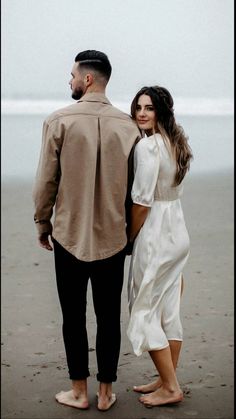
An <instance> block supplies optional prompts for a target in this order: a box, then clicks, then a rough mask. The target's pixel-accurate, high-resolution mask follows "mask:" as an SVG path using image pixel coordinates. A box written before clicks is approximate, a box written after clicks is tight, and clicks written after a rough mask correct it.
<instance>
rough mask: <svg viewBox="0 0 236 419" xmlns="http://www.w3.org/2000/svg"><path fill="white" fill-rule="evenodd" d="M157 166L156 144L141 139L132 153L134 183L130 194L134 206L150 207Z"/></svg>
mask: <svg viewBox="0 0 236 419" xmlns="http://www.w3.org/2000/svg"><path fill="white" fill-rule="evenodd" d="M159 166H160V156H159V147H158V144H157V143H156V142H153V141H149V139H148V138H143V139H142V140H140V141H139V143H138V144H137V145H136V147H135V151H134V182H133V187H132V192H131V196H132V200H133V203H134V204H139V205H143V206H145V207H151V206H152V203H153V201H154V192H155V188H156V184H157V178H158V173H159Z"/></svg>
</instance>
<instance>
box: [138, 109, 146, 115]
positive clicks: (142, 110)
mask: <svg viewBox="0 0 236 419" xmlns="http://www.w3.org/2000/svg"><path fill="white" fill-rule="evenodd" d="M139 115H141V116H143V115H145V109H144V108H141V109H139Z"/></svg>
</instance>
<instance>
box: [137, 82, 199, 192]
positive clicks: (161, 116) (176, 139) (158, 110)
mask: <svg viewBox="0 0 236 419" xmlns="http://www.w3.org/2000/svg"><path fill="white" fill-rule="evenodd" d="M141 95H147V96H149V97H150V98H151V101H152V104H153V107H154V111H155V115H156V127H155V132H160V134H161V135H162V137H163V139H164V140H165V141H166V140H169V142H170V146H171V152H172V155H173V157H174V158H175V160H176V174H175V178H174V183H173V186H177V185H179V184H180V183H181V182H182V180H183V178H184V176H185V175H186V172H187V171H188V170H189V168H190V160H191V159H192V158H193V154H192V151H191V148H190V146H189V144H188V137H187V136H186V135H185V132H184V130H183V128H182V127H181V126H180V125H178V124H177V123H176V121H175V116H174V109H173V106H174V101H173V98H172V96H171V94H170V93H169V91H168V90H167V89H165V88H164V87H160V86H153V87H143V88H142V89H140V90H139V92H138V93H137V94H136V96H135V97H134V99H133V101H132V103H131V116H132V119H134V120H136V110H137V104H138V99H139V97H140V96H141Z"/></svg>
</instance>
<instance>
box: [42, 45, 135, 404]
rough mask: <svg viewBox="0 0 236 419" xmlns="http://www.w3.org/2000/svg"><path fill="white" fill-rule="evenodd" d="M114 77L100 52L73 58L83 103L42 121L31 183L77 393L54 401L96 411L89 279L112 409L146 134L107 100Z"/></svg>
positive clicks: (104, 397) (102, 389)
mask: <svg viewBox="0 0 236 419" xmlns="http://www.w3.org/2000/svg"><path fill="white" fill-rule="evenodd" d="M111 71H112V68H111V64H110V62H109V60H108V57H107V56H106V54H104V53H102V52H100V51H94V50H87V51H83V52H80V53H79V54H78V55H77V56H76V58H75V63H74V65H73V68H72V72H71V75H72V78H71V80H70V86H71V90H72V98H73V99H75V100H77V101H78V102H77V103H75V104H73V105H71V106H68V107H66V108H63V109H61V110H59V111H56V112H54V113H53V114H51V115H50V116H49V117H48V118H47V119H46V120H45V122H44V126H43V142H42V149H41V155H40V160H39V166H38V171H37V176H36V182H35V187H34V202H35V216H34V220H35V223H36V226H37V227H38V234H39V243H40V245H41V246H42V247H43V248H45V249H47V250H54V254H55V270H56V279H57V288H58V295H59V300H60V304H61V309H62V314H63V338H64V344H65V350H66V356H67V364H68V369H69V376H70V379H71V380H72V390H70V391H67V392H60V393H58V394H57V395H56V400H57V401H58V402H59V403H62V404H65V405H69V406H73V407H77V408H79V409H87V408H88V407H89V401H88V394H87V377H88V376H89V368H88V338H87V330H86V293H87V284H88V280H89V279H90V280H91V286H92V293H93V303H94V309H95V313H96V318H97V337H96V355H97V365H98V374H97V380H98V381H99V382H100V384H99V391H98V393H97V395H98V405H97V407H98V409H99V410H108V409H109V408H110V407H111V406H112V405H113V403H114V402H115V401H116V397H115V394H113V393H112V382H114V381H116V379H117V376H116V372H117V365H118V358H119V352H120V303H121V291H122V285H123V269H124V259H125V254H126V252H125V247H126V243H127V237H126V227H127V225H126V211H125V210H126V203H127V196H128V195H127V191H128V189H129V188H128V172H129V167H130V163H129V160H131V156H132V150H133V147H134V145H135V143H136V142H137V141H138V139H139V131H138V128H137V127H136V125H135V124H134V122H133V121H132V120H131V118H130V117H129V116H128V115H126V114H124V113H123V112H121V111H120V110H118V109H116V108H114V107H113V106H112V105H111V103H110V102H109V100H108V99H107V98H106V96H105V89H106V85H107V83H108V81H109V78H110V75H111ZM54 205H55V211H54V212H55V213H54V216H55V218H54V225H53V227H52V224H51V221H50V220H51V217H52V214H53V209H54ZM50 237H51V239H52V241H50Z"/></svg>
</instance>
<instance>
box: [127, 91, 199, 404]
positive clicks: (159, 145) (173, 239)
mask: <svg viewBox="0 0 236 419" xmlns="http://www.w3.org/2000/svg"><path fill="white" fill-rule="evenodd" d="M131 115H132V118H133V119H134V120H135V121H136V123H137V125H138V127H139V128H140V130H141V131H142V133H143V135H145V136H144V138H142V139H141V140H140V141H139V143H138V144H137V145H136V148H135V154H134V169H135V176H134V183H133V187H132V200H133V206H132V210H131V228H130V241H131V242H132V241H133V240H134V247H133V253H132V258H131V265H130V273H129V283H128V298H129V309H130V321H129V325H128V331H127V334H128V337H129V339H130V341H131V343H132V346H133V350H134V353H135V354H136V355H138V356H139V355H141V354H142V353H143V352H144V351H148V352H149V354H150V356H151V359H152V361H153V362H154V365H155V367H156V369H157V371H158V373H159V379H158V380H157V381H154V382H152V383H149V384H147V385H141V386H138V387H134V390H135V391H138V392H142V393H148V394H146V395H145V394H143V395H142V396H141V397H140V401H141V402H142V403H143V404H144V405H146V406H158V405H163V404H167V403H168V404H169V403H176V402H180V401H182V399H183V393H182V391H181V389H180V386H179V383H178V381H177V377H176V373H175V370H176V366H177V362H178V358H179V354H180V349H181V344H182V339H183V337H182V326H181V321H180V316H179V307H180V296H181V287H182V270H183V267H184V265H185V263H186V261H187V258H188V254H189V236H188V232H187V230H186V226H185V221H184V216H183V212H182V208H181V203H180V199H179V197H180V196H181V194H182V189H183V186H182V181H183V179H184V177H185V175H186V173H187V171H188V170H189V167H190V160H191V158H192V153H191V149H190V147H189V145H188V142H187V137H186V136H185V133H184V131H183V129H182V128H181V127H180V126H179V125H177V124H176V121H175V117H174V111H173V99H172V97H171V95H170V93H169V92H168V90H167V89H165V88H163V87H159V86H154V87H143V88H142V89H141V90H140V91H139V92H138V93H137V94H136V96H135V98H134V99H133V102H132V104H131Z"/></svg>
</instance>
